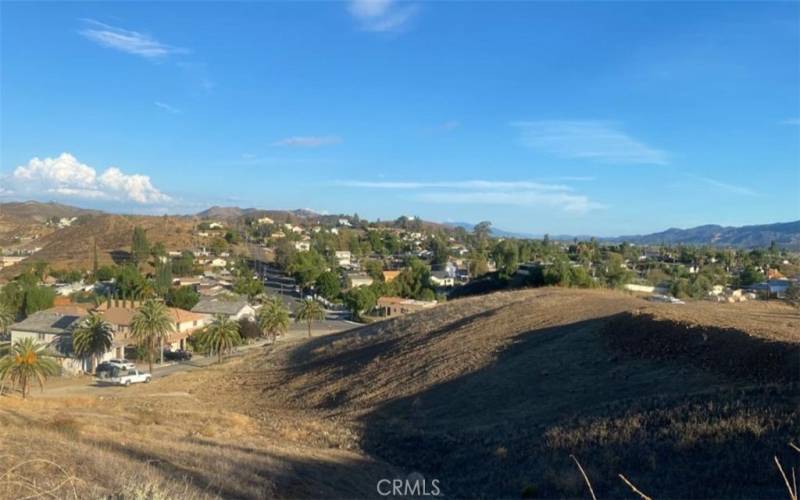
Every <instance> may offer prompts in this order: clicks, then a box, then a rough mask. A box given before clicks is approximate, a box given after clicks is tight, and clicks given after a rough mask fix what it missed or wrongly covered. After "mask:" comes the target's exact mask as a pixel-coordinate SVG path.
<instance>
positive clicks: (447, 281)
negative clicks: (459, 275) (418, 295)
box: [431, 271, 456, 288]
mask: <svg viewBox="0 0 800 500" xmlns="http://www.w3.org/2000/svg"><path fill="white" fill-rule="evenodd" d="M431 283H432V284H433V285H434V286H438V287H445V288H446V287H451V286H453V285H455V284H456V281H455V278H454V277H453V276H450V275H449V274H447V271H433V272H431Z"/></svg>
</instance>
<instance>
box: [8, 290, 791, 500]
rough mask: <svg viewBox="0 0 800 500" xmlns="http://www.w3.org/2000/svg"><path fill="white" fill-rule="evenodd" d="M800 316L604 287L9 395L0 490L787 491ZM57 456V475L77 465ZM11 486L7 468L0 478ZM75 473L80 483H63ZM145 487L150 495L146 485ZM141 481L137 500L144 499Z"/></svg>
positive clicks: (457, 308) (536, 294)
mask: <svg viewBox="0 0 800 500" xmlns="http://www.w3.org/2000/svg"><path fill="white" fill-rule="evenodd" d="M799 324H800V315H798V313H797V312H796V311H795V310H792V309H790V308H788V307H783V306H778V305H773V304H764V303H751V304H747V303H745V304H705V303H698V304H688V305H686V306H676V305H670V304H651V303H647V302H645V301H642V300H640V299H636V298H633V297H630V296H627V295H623V294H618V293H614V292H608V291H576V290H558V289H538V290H524V291H516V292H504V293H497V294H492V295H488V296H482V297H474V298H469V299H463V300H459V301H454V302H450V303H447V304H445V305H442V306H440V307H437V308H435V309H432V310H428V311H424V312H422V313H418V314H416V315H412V316H406V317H402V318H398V319H394V320H389V321H385V322H380V323H375V324H372V325H369V326H365V327H362V328H358V329H355V330H351V331H348V332H343V333H339V334H334V335H331V336H328V337H320V338H314V339H311V340H308V341H301V342H297V343H286V344H279V345H278V346H277V347H275V348H274V349H271V348H268V349H265V350H259V351H258V352H253V353H252V354H249V355H247V356H246V357H244V358H240V359H237V360H234V361H231V362H228V363H226V364H223V365H221V366H217V367H214V368H211V369H207V370H202V371H194V372H190V373H185V374H181V375H174V376H171V377H168V378H165V379H161V380H156V381H154V382H153V383H152V384H150V385H149V386H142V387H134V388H131V389H127V390H126V389H108V390H104V391H103V392H102V394H103V395H104V396H103V398H102V399H100V398H99V397H97V396H96V395H94V396H93V395H92V394H100V393H99V392H97V391H95V392H91V391H90V392H88V393H86V394H87V395H86V396H80V397H79V396H75V395H72V396H70V395H69V393H65V394H63V395H59V394H57V393H56V392H53V393H51V394H50V395H49V396H48V395H47V394H45V396H40V397H39V398H38V399H37V400H35V401H32V402H27V403H23V402H21V401H19V400H18V399H16V398H8V397H6V398H2V399H0V405H1V406H0V424H2V425H1V426H0V469H3V470H8V469H10V468H11V467H13V466H14V465H15V464H23V463H25V462H26V460H42V459H44V460H48V462H36V463H29V464H28V465H24V466H20V467H19V468H18V469H15V470H14V472H13V473H12V474H11V475H6V476H4V477H3V478H0V496H21V495H23V496H24V491H23V490H24V489H25V488H26V487H28V486H26V485H29V484H31V483H30V481H31V480H32V479H34V478H35V479H36V480H37V481H38V482H37V483H36V484H37V487H38V488H40V489H41V488H44V487H45V486H46V487H48V488H51V489H52V488H56V487H58V488H59V489H58V490H57V492H58V493H56V496H59V497H63V496H68V495H70V496H71V495H73V489H72V488H73V487H74V488H75V489H74V493H75V494H76V495H78V496H87V495H92V496H97V495H100V494H108V493H124V494H126V495H127V496H133V495H134V494H137V493H141V488H144V487H148V488H152V489H153V490H154V491H161V492H166V494H168V495H171V496H180V497H203V496H223V497H247V498H257V497H264V496H268V497H280V498H296V497H305V498H310V497H313V498H321V497H326V498H330V497H335V498H363V497H375V496H377V495H376V494H375V484H376V481H377V480H378V479H379V478H383V477H405V476H406V475H407V474H409V473H411V472H413V471H416V472H419V473H421V474H423V475H424V476H425V477H426V478H429V479H431V478H438V479H439V480H440V481H441V488H442V490H443V492H444V494H445V495H446V496H449V497H485V498H497V497H501V498H519V497H520V496H521V495H525V496H535V497H544V498H553V497H557V498H558V497H586V496H587V492H586V489H585V485H584V483H583V480H582V478H581V477H580V475H579V473H578V471H577V469H576V467H575V465H574V463H573V462H572V460H571V459H570V455H571V454H574V455H575V456H576V457H578V458H579V459H580V461H581V463H582V464H583V466H584V468H585V469H586V472H587V474H588V475H589V477H590V478H591V480H592V483H593V485H594V489H595V492H596V493H597V495H598V497H599V498H614V497H617V498H619V497H624V498H629V497H630V496H631V492H630V490H628V489H627V487H626V486H625V485H624V484H623V483H622V482H621V481H620V480H619V479H618V478H617V474H619V473H623V474H625V476H626V477H628V478H629V479H630V480H631V481H633V482H634V483H635V484H636V485H637V486H638V487H639V488H640V489H642V490H643V491H645V492H646V493H648V494H650V495H651V496H653V497H655V498H720V497H726V498H728V497H739V498H779V497H782V496H784V495H785V490H784V489H783V488H784V487H783V485H782V482H781V479H780V477H779V476H778V473H777V470H776V468H775V466H774V463H773V462H772V457H773V455H778V456H779V457H780V458H781V460H782V462H783V463H784V465H785V466H787V467H791V466H794V467H797V466H798V464H799V463H800V454H797V453H796V452H793V451H792V450H791V449H790V448H789V447H788V446H787V443H788V442H789V441H794V442H797V441H798V438H800V435H798V434H800V431H798V429H800V411H799V410H798V402H799V401H798V381H797V375H798V374H800V350H798V345H800V334H798V328H797V326H798V325H799ZM53 464H58V466H59V467H61V468H63V471H61V470H60V469H57V468H56V467H55V466H54V465H53ZM0 474H2V471H0ZM65 478H73V479H72V481H71V482H67V483H64V484H61V483H62V482H63V481H64V479H65ZM143 485H144V486H143ZM137 488H139V489H137Z"/></svg>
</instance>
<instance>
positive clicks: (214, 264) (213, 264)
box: [210, 257, 228, 267]
mask: <svg viewBox="0 0 800 500" xmlns="http://www.w3.org/2000/svg"><path fill="white" fill-rule="evenodd" d="M210 265H211V267H225V266H227V265H228V261H227V260H225V259H221V258H219V257H217V258H215V259H212V260H211V262H210Z"/></svg>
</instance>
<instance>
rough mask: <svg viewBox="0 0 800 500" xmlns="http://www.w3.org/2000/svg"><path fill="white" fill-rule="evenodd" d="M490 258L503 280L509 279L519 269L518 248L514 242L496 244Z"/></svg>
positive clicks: (507, 241) (504, 241) (506, 241)
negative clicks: (495, 264) (492, 259)
mask: <svg viewBox="0 0 800 500" xmlns="http://www.w3.org/2000/svg"><path fill="white" fill-rule="evenodd" d="M492 257H494V261H495V262H496V263H497V269H498V270H499V271H500V276H501V277H503V278H508V277H510V276H511V275H512V274H514V273H515V272H516V271H517V267H519V248H518V247H517V243H516V242H515V241H512V240H503V241H501V242H500V243H498V244H497V245H496V246H495V248H494V251H492Z"/></svg>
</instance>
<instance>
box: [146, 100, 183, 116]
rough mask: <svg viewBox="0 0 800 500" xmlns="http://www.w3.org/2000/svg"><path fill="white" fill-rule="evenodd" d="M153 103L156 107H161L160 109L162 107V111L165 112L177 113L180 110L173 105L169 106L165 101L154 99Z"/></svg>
mask: <svg viewBox="0 0 800 500" xmlns="http://www.w3.org/2000/svg"><path fill="white" fill-rule="evenodd" d="M153 104H155V106H156V107H157V108H161V109H163V110H164V111H166V112H167V113H172V114H178V113H180V112H181V110H180V109H178V108H176V107H174V106H170V105H169V104H167V103H165V102H161V101H156V102H154V103H153Z"/></svg>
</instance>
